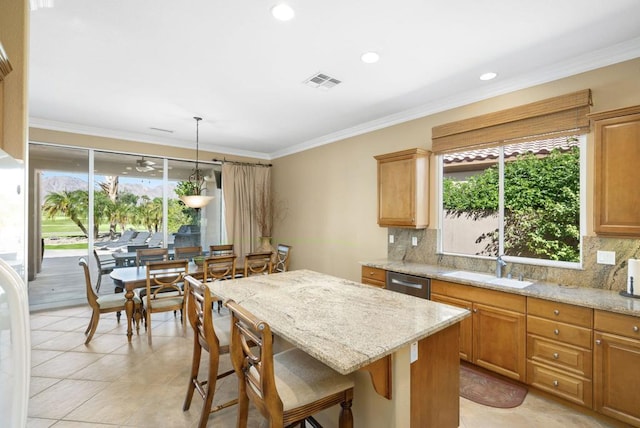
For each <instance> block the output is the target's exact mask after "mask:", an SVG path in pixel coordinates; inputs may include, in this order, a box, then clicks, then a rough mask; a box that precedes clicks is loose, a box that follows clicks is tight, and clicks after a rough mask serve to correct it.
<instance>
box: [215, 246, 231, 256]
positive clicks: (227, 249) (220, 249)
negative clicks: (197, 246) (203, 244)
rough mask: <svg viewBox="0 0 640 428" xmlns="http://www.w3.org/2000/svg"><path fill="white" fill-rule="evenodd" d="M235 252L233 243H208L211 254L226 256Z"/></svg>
mask: <svg viewBox="0 0 640 428" xmlns="http://www.w3.org/2000/svg"><path fill="white" fill-rule="evenodd" d="M230 254H235V251H234V249H233V244H218V245H209V255H211V256H228V255H230Z"/></svg>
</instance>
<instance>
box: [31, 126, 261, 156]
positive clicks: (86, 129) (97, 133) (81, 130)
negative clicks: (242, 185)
mask: <svg viewBox="0 0 640 428" xmlns="http://www.w3.org/2000/svg"><path fill="white" fill-rule="evenodd" d="M29 127H30V128H35V129H46V130H48V131H59V132H68V133H70V134H81V135H91V136H94V137H102V138H112V139H117V140H125V141H135V142H138V143H144V144H156V145H164V146H171V147H181V148H185V149H193V141H188V142H185V141H183V140H179V139H176V138H166V137H161V136H158V137H150V136H149V135H146V134H139V133H135V132H124V131H116V130H113V129H107V128H98V127H92V126H86V125H80V124H77V123H68V122H59V121H55V120H47V119H42V118H38V117H30V118H29ZM200 149H201V151H202V150H203V149H204V150H205V151H207V152H214V153H220V154H223V155H230V156H239V157H248V158H255V159H262V160H270V159H271V158H270V157H269V155H268V154H266V153H262V152H252V151H249V150H236V149H233V148H229V147H224V146H218V145H212V144H206V143H204V144H203V143H202V141H201V142H200Z"/></svg>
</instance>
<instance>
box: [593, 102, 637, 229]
mask: <svg viewBox="0 0 640 428" xmlns="http://www.w3.org/2000/svg"><path fill="white" fill-rule="evenodd" d="M636 110H638V111H636V113H639V112H640V108H637V109H636ZM625 111H626V112H630V111H633V110H625ZM595 124H596V126H595V160H596V162H595V187H596V188H595V190H596V191H595V221H596V223H595V231H596V233H598V234H604V235H626V236H640V210H638V205H639V204H640V187H638V186H637V182H638V181H637V170H636V168H637V165H638V161H640V141H639V136H640V114H627V115H624V116H619V117H613V118H608V119H603V120H597V121H596V122H595Z"/></svg>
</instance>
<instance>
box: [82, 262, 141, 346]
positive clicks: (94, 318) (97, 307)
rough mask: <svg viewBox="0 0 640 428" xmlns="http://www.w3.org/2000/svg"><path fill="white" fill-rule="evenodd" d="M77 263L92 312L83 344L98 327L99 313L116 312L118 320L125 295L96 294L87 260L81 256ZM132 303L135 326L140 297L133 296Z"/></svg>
mask: <svg viewBox="0 0 640 428" xmlns="http://www.w3.org/2000/svg"><path fill="white" fill-rule="evenodd" d="M78 264H79V265H80V266H82V268H83V270H84V279H85V286H86V292H87V302H88V303H89V306H91V309H92V310H93V312H92V313H91V319H90V320H89V325H88V326H87V329H86V330H85V332H84V334H85V336H87V339H86V340H85V342H84V344H85V345H86V344H88V343H89V342H91V339H92V338H93V335H94V333H95V332H96V329H97V328H98V321H100V314H104V313H108V312H117V319H118V322H120V313H121V312H122V311H124V303H125V300H126V299H125V297H124V293H114V294H107V295H105V296H98V295H97V294H96V292H95V291H93V286H92V284H91V274H90V273H89V266H88V265H87V260H86V259H85V258H84V257H83V258H81V259H80V260H79V261H78ZM133 304H134V317H135V323H136V327H138V326H139V325H140V298H139V297H137V296H134V297H133Z"/></svg>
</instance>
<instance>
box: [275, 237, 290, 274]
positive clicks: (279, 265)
mask: <svg viewBox="0 0 640 428" xmlns="http://www.w3.org/2000/svg"><path fill="white" fill-rule="evenodd" d="M290 258H291V246H290V245H285V244H278V246H277V247H276V261H275V264H274V265H273V272H274V273H275V272H286V271H288V270H289V260H290Z"/></svg>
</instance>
